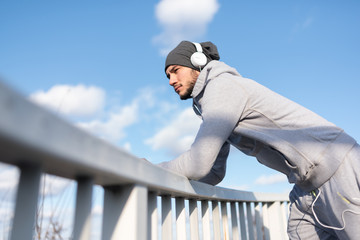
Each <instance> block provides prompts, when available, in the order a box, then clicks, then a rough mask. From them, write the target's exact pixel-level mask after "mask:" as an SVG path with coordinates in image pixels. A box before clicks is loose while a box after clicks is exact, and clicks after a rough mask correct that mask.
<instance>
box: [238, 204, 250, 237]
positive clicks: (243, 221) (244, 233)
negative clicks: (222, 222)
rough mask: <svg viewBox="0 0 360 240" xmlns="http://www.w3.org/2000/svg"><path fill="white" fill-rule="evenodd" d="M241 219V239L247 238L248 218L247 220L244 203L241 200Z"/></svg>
mask: <svg viewBox="0 0 360 240" xmlns="http://www.w3.org/2000/svg"><path fill="white" fill-rule="evenodd" d="M239 221H240V230H241V240H247V239H248V238H247V234H246V220H245V211H244V203H243V202H239Z"/></svg>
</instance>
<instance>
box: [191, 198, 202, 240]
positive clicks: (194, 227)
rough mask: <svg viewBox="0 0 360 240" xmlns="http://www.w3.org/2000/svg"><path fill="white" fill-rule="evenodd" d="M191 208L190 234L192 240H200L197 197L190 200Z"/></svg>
mask: <svg viewBox="0 0 360 240" xmlns="http://www.w3.org/2000/svg"><path fill="white" fill-rule="evenodd" d="M189 210H190V213H189V214H190V236H191V240H198V239H199V238H200V235H199V218H198V214H199V213H198V207H197V201H196V200H195V199H191V200H189Z"/></svg>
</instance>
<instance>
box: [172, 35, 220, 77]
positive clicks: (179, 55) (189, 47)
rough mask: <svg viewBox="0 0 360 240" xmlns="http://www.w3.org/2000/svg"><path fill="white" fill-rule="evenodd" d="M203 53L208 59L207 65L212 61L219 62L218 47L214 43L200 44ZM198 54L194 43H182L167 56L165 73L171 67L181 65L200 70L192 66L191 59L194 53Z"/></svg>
mask: <svg viewBox="0 0 360 240" xmlns="http://www.w3.org/2000/svg"><path fill="white" fill-rule="evenodd" d="M200 45H201V47H202V50H203V53H204V54H205V56H206V58H207V62H206V64H207V63H209V62H210V61H211V60H219V59H220V56H219V53H218V50H217V47H216V46H215V44H213V43H212V42H202V43H200ZM195 52H197V51H196V47H195V45H194V44H193V43H192V42H189V41H182V42H181V43H179V45H177V47H176V48H174V49H173V50H172V51H171V52H170V53H169V54H168V56H167V58H166V61H165V72H166V69H167V68H168V67H169V66H170V65H180V66H185V67H189V68H192V69H195V70H200V69H199V68H198V67H195V66H194V65H192V64H191V61H190V57H191V55H192V54H193V53H195Z"/></svg>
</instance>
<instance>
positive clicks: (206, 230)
mask: <svg viewBox="0 0 360 240" xmlns="http://www.w3.org/2000/svg"><path fill="white" fill-rule="evenodd" d="M201 214H202V229H203V240H210V231H211V229H210V211H209V201H207V200H204V201H201Z"/></svg>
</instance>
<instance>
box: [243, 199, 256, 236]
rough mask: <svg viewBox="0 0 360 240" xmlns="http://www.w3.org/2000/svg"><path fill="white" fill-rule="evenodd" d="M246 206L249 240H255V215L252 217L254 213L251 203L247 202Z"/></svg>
mask: <svg viewBox="0 0 360 240" xmlns="http://www.w3.org/2000/svg"><path fill="white" fill-rule="evenodd" d="M245 206H246V217H247V223H248V232H249V239H250V240H253V239H255V236H254V220H253V215H252V211H251V203H250V202H247V203H246V204H245Z"/></svg>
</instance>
